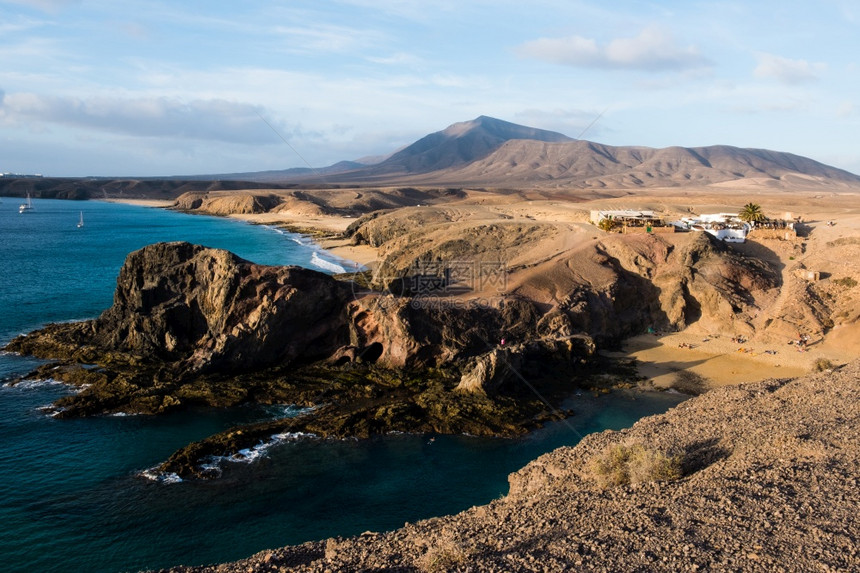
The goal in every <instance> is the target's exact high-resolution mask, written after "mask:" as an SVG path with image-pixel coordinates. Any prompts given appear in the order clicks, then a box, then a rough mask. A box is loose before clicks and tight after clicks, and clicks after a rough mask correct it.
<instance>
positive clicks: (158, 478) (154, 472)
mask: <svg viewBox="0 0 860 573" xmlns="http://www.w3.org/2000/svg"><path fill="white" fill-rule="evenodd" d="M138 475H140V477H144V478H146V479H148V480H151V481H154V482H155V483H160V484H164V485H169V484H172V483H181V482H182V478H181V477H179V476H178V475H177V474H175V473H173V472H160V471H158V469H157V468H154V467H153V468H149V469H146V470H143V471H142V472H140V474H138Z"/></svg>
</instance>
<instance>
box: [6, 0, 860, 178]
mask: <svg viewBox="0 0 860 573" xmlns="http://www.w3.org/2000/svg"><path fill="white" fill-rule="evenodd" d="M601 114H602V115H601ZM479 115H489V116H492V117H497V118H500V119H504V120H507V121H512V122H515V123H521V124H524V125H529V126H533V127H540V128H544V129H550V130H555V131H560V132H562V133H565V134H567V135H569V136H571V137H578V136H580V134H583V131H584V130H586V128H587V127H588V126H589V124H592V122H594V120H595V118H598V117H599V119H598V121H597V122H595V123H593V125H592V126H591V127H590V128H589V129H587V131H585V133H584V134H583V135H582V136H583V138H584V139H589V140H593V141H599V142H601V143H606V144H609V145H643V146H649V147H665V146H670V145H683V146H700V145H713V144H728V145H736V146H739V147H759V148H768V149H775V150H779V151H789V152H792V153H797V154H800V155H806V156H809V157H812V158H813V159H816V160H819V161H822V162H825V163H828V164H831V165H835V166H837V167H841V168H843V169H848V170H850V171H853V172H855V173H860V2H856V1H854V0H818V1H816V2H808V1H794V0H773V1H771V0H763V1H737V2H735V1H695V0H693V1H683V2H682V1H677V2H675V1H665V2H656V1H653V2H649V1H633V0H620V1H615V2H606V1H602V2H601V1H596V0H583V1H578V0H530V1H529V2H524V1H522V0H517V1H509V0H492V1H490V0H486V1H485V0H459V1H458V0H415V1H413V0H342V1H325V0H317V1H304V0H294V1H280V2H278V1H270V0H248V1H243V2H236V1H219V0H209V1H202V0H191V1H183V2H173V1H171V2H167V1H165V2H162V1H158V0H154V1H146V2H143V1H137V0H123V1H121V2H118V1H116V0H98V1H86V0H80V1H78V0H17V1H2V0H0V172H16V173H42V174H44V175H56V176H60V175H68V176H85V175H106V176H134V175H139V176H151V175H165V176H166V175H180V174H201V173H229V172H242V171H260V170H268V169H283V168H288V167H297V166H305V164H306V162H307V163H309V164H311V165H313V166H315V167H316V166H324V165H328V164H331V163H334V162H336V161H339V160H342V159H357V158H360V157H364V156H372V155H377V154H385V153H389V152H391V151H393V150H395V149H397V148H398V147H401V146H403V145H405V144H408V143H411V142H413V141H415V140H416V139H418V138H420V137H422V136H424V135H426V134H428V133H431V132H434V131H438V130H441V129H443V128H445V127H446V126H448V125H450V124H451V123H454V122H458V121H465V120H469V119H473V118H475V117H477V116H479ZM263 118H265V121H264V120H263ZM267 122H268V123H270V124H271V125H272V126H273V127H274V129H275V130H276V131H277V132H278V133H275V131H273V130H272V129H271V128H270V127H269V126H268V125H267ZM280 136H283V137H284V138H285V139H286V140H287V141H289V145H286V144H285V143H284V141H282V140H281V139H280Z"/></svg>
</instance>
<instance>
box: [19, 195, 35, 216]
mask: <svg viewBox="0 0 860 573" xmlns="http://www.w3.org/2000/svg"><path fill="white" fill-rule="evenodd" d="M32 210H33V203H32V202H31V201H30V194H29V193H27V202H26V203H21V205H20V206H19V207H18V212H19V213H26V212H28V211H32Z"/></svg>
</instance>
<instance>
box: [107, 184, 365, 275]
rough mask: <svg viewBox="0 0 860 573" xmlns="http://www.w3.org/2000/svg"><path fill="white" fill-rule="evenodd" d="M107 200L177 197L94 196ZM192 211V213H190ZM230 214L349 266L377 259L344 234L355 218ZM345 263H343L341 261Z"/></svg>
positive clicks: (153, 202) (158, 204)
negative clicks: (275, 230) (301, 241)
mask: <svg viewBox="0 0 860 573" xmlns="http://www.w3.org/2000/svg"><path fill="white" fill-rule="evenodd" d="M93 200H94V201H103V202H105V203H121V204H125V205H135V206H138V207H152V208H160V209H166V208H169V207H172V206H173V205H175V204H176V201H167V200H161V199H118V198H109V199H93ZM189 214H193V213H189ZM225 216H226V217H227V218H230V219H236V220H239V221H244V222H246V223H250V224H252V225H270V226H273V227H278V228H279V229H283V230H284V231H288V232H290V233H295V234H297V235H302V236H303V237H306V238H307V239H308V240H310V241H312V242H313V243H314V244H315V245H316V246H318V247H319V248H321V249H323V250H324V251H326V252H328V253H331V254H332V255H334V256H335V257H337V258H338V259H341V260H342V261H343V262H344V263H345V264H346V265H347V266H344V268H347V269H348V267H351V266H354V264H355V263H357V264H359V265H361V266H363V267H365V268H370V269H372V268H373V267H374V266H375V264H376V261H377V249H376V248H374V247H371V246H369V245H353V244H351V242H350V241H349V239H345V238H343V237H342V236H341V234H342V233H343V232H344V231H345V230H346V228H347V227H348V226H349V225H350V224H351V223H352V222H353V221H355V219H354V218H349V217H337V216H329V217H324V216H316V217H284V216H282V215H280V214H278V213H254V214H233V215H225ZM341 266H343V265H341ZM347 272H349V269H348V270H347Z"/></svg>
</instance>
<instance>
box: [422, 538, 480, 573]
mask: <svg viewBox="0 0 860 573" xmlns="http://www.w3.org/2000/svg"><path fill="white" fill-rule="evenodd" d="M468 559H469V553H468V551H466V549H465V548H464V547H463V546H462V545H461V544H460V543H457V542H456V541H454V540H453V539H450V538H448V537H445V538H442V539H440V540H438V542H436V543H432V544H431V545H430V548H429V549H428V550H427V552H426V553H424V554H423V555H422V556H421V557H419V558H418V559H417V560H416V561H415V566H416V567H417V568H418V570H419V571H421V572H422V573H436V572H438V571H451V570H454V569H456V568H457V567H458V566H462V565H465V564H466V563H467V561H468Z"/></svg>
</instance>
